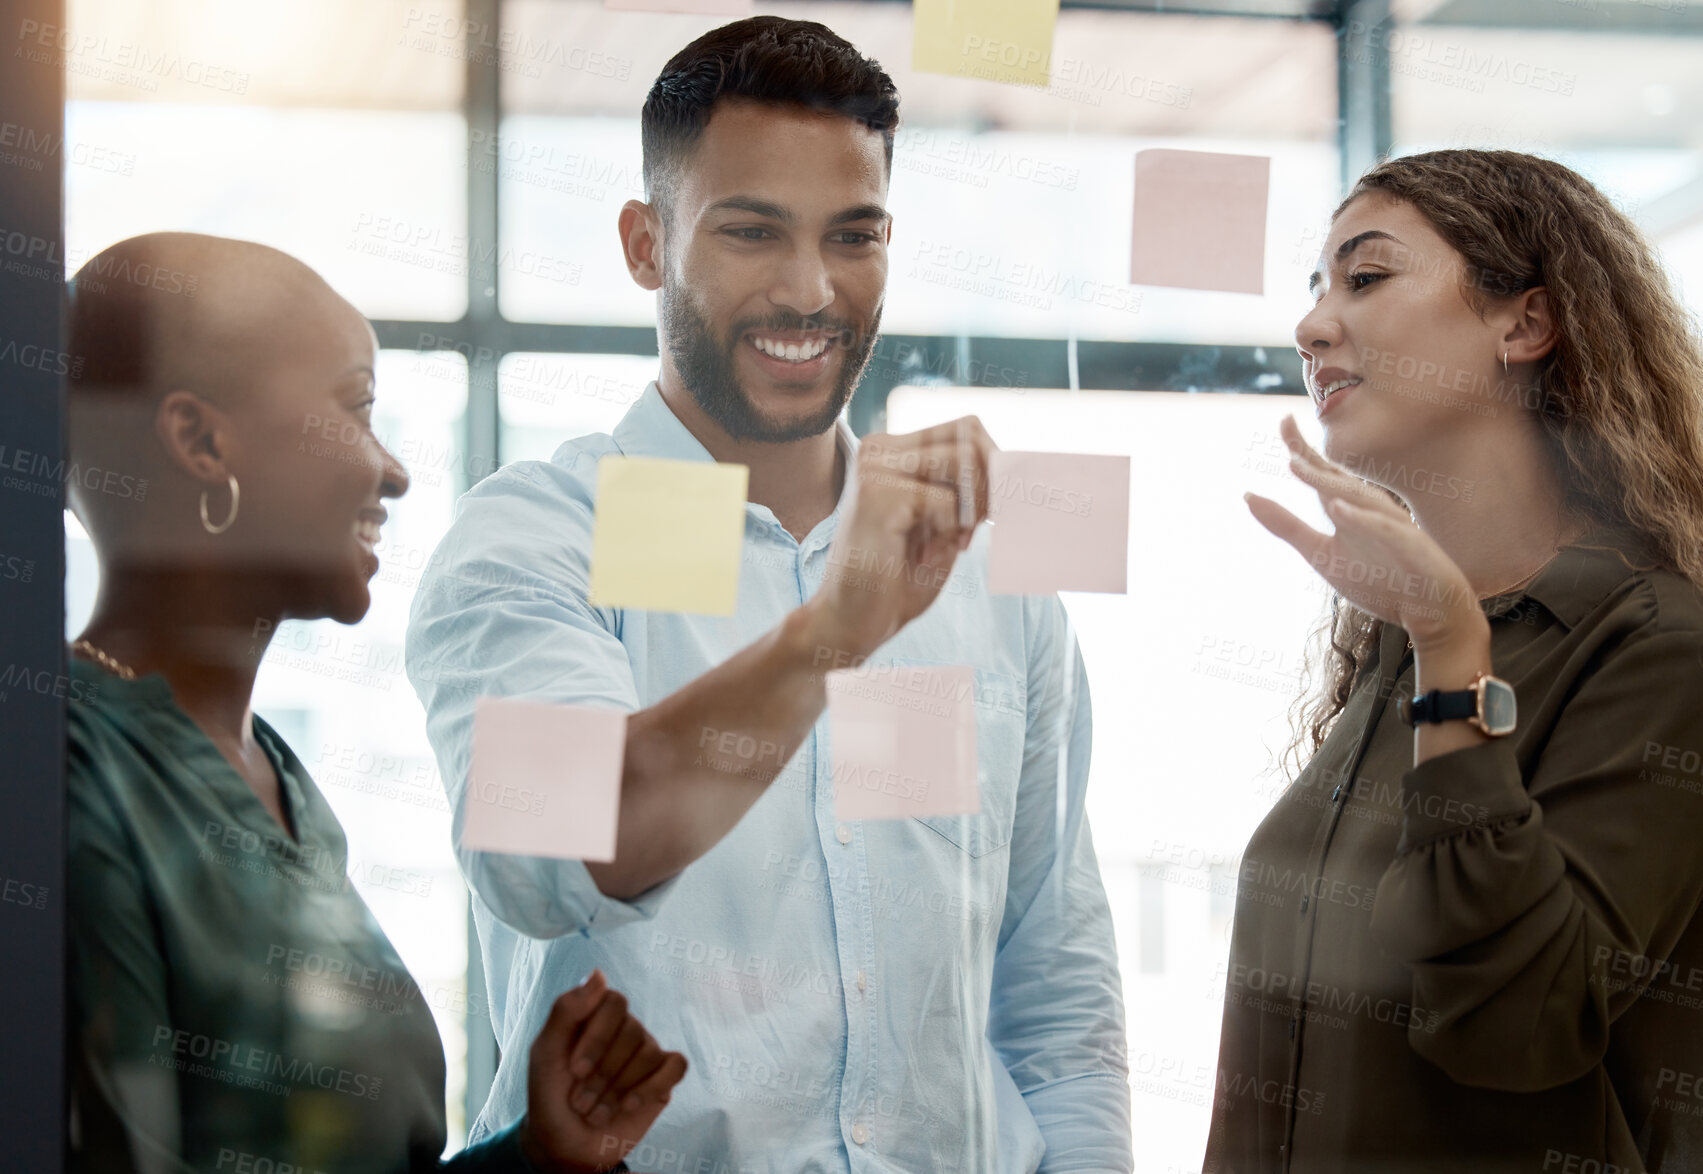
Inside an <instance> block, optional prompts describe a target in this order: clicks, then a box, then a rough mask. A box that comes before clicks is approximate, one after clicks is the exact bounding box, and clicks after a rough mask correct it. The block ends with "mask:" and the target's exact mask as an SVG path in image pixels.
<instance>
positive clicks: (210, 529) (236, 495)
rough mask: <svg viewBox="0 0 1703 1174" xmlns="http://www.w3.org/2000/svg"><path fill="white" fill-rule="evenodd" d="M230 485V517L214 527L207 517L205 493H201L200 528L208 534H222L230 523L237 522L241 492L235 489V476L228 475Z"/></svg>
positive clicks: (211, 520)
mask: <svg viewBox="0 0 1703 1174" xmlns="http://www.w3.org/2000/svg"><path fill="white" fill-rule="evenodd" d="M229 477H230V485H231V516H230V517H228V518H226V519H225V520H224V521H223V522H222V523H220V524H219V525H217V526H215V525H213V519H212V518H210V517H208V516H207V491H206V490H205V489H203V490H202V491H201V526H202V528H203V529H204V530H206V531H207V533H209V534H223V533H224V532H225V531H226V530H229V529H230V528H231V523H232V522H234V521H236V520H237V502H238V501H239V500H240V499H241V496H242V494H241V490H240V489H239V488H238V487H237V475H236V474H235V473H231V474H229Z"/></svg>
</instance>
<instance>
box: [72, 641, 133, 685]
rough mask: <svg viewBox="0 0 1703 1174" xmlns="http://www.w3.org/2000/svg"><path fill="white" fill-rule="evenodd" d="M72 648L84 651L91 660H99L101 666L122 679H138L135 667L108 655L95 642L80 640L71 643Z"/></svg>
mask: <svg viewBox="0 0 1703 1174" xmlns="http://www.w3.org/2000/svg"><path fill="white" fill-rule="evenodd" d="M71 648H72V649H73V650H74V651H76V652H81V653H84V654H85V655H87V656H88V657H89V658H90V659H91V660H94V661H97V662H98V663H99V664H100V666H101V667H102V668H104V669H106V670H107V671H108V672H110V673H116V674H117V675H118V677H119V679H120V680H125V681H134V680H135V679H136V670H135V669H133V668H131V667H130V666H129V665H127V664H125V663H124V662H123V661H121V660H119V659H118V658H117V657H114V656H108V655H107V654H106V653H104V652H102V651H101V650H100V649H98V648H96V647H95V646H94V645H93V644H90V643H89V642H88V641H87V640H79V641H77V642H76V643H75V644H73V645H71Z"/></svg>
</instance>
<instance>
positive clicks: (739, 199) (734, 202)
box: [704, 196, 796, 224]
mask: <svg viewBox="0 0 1703 1174" xmlns="http://www.w3.org/2000/svg"><path fill="white" fill-rule="evenodd" d="M704 211H706V212H749V213H751V214H752V215H753V216H765V217H767V218H768V219H770V220H778V221H780V222H781V223H782V224H791V223H792V222H793V221H794V220H795V219H796V217H794V216H793V214H792V213H791V212H789V211H788V210H787V209H785V208H783V207H781V206H780V205H779V204H777V203H775V202H774V201H772V200H759V199H758V198H757V197H756V196H728V197H727V198H726V199H722V200H717V201H716V202H715V203H713V204H711V205H710V206H709V207H708V208H706V209H704Z"/></svg>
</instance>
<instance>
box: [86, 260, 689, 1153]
mask: <svg viewBox="0 0 1703 1174" xmlns="http://www.w3.org/2000/svg"><path fill="white" fill-rule="evenodd" d="M143 239H144V241H145V242H150V243H148V244H146V245H143V246H138V247H139V248H140V249H143V250H144V253H143V255H144V256H145V257H146V259H147V260H148V261H149V262H150V263H153V264H157V265H160V266H162V267H169V268H172V269H180V270H183V271H187V272H194V273H197V274H199V276H200V278H201V288H202V292H203V295H204V296H205V297H207V298H208V299H210V302H209V303H204V304H203V305H204V306H206V305H211V306H214V307H217V310H216V312H215V311H203V310H202V308H201V307H197V308H195V309H194V310H192V309H191V308H190V307H189V306H188V305H187V304H175V305H173V306H172V309H173V311H174V312H178V313H183V314H192V313H197V312H206V313H209V314H210V316H211V317H214V318H218V319H220V321H219V322H218V327H219V328H218V329H213V328H212V326H211V324H198V323H195V322H189V323H187V324H185V323H178V324H177V325H178V326H180V327H182V329H180V330H178V331H177V332H176V333H174V334H172V337H173V338H175V339H178V340H179V342H181V344H182V345H183V346H185V347H186V348H188V350H189V354H191V355H193V356H194V362H195V363H196V364H197V365H198V366H199V367H201V368H202V372H201V377H200V378H198V379H197V380H196V381H197V382H198V383H200V384H202V385H201V386H198V387H196V388H195V390H189V389H187V388H183V387H173V388H169V389H166V390H164V392H163V394H160V395H159V396H158V398H157V400H154V399H152V398H151V397H148V396H143V397H139V398H138V399H137V403H138V404H139V406H135V407H131V408H129V409H126V410H120V409H117V408H114V409H111V410H107V409H106V408H103V407H99V406H97V407H94V408H89V407H82V408H77V409H74V413H73V417H72V450H73V456H74V457H77V456H81V457H83V458H85V460H86V462H87V463H90V464H94V463H97V462H96V461H95V459H94V458H97V457H98V458H99V462H100V463H102V464H103V465H104V466H106V467H114V466H117V467H123V468H126V469H128V470H131V471H133V472H135V473H137V474H138V475H141V476H145V477H146V478H147V479H148V481H149V490H148V493H147V496H146V508H142V509H136V508H134V507H132V508H131V509H129V510H128V511H127V512H125V511H122V510H121V512H120V513H117V514H115V513H114V512H113V511H114V510H115V509H120V508H121V507H118V506H116V505H115V504H114V503H113V502H112V501H110V500H106V499H102V498H99V497H92V498H91V497H90V496H89V495H86V494H83V493H81V492H78V493H74V495H73V501H74V505H75V506H76V507H77V510H78V514H79V516H80V517H82V518H83V519H84V522H85V525H86V526H88V528H89V529H90V532H91V534H92V535H93V536H94V538H95V542H96V547H97V550H98V551H99V553H100V557H101V564H102V571H103V574H102V585H101V592H100V597H99V600H98V601H97V604H96V607H95V612H94V615H93V617H92V618H91V620H90V622H89V625H88V626H87V627H86V628H85V629H84V632H83V634H82V638H84V639H87V640H89V641H90V642H91V643H93V644H94V645H95V646H96V647H97V648H100V649H101V650H102V651H104V652H105V653H107V654H108V655H109V656H110V657H113V658H115V659H117V660H118V661H119V662H121V663H123V664H125V665H127V666H129V667H130V668H132V669H133V670H134V671H135V672H136V673H137V674H138V675H145V674H149V673H159V674H161V675H162V676H163V677H164V678H165V679H166V681H167V682H168V683H169V684H170V686H171V689H172V694H173V697H174V699H175V700H176V702H177V704H178V705H179V707H180V708H182V709H183V710H184V711H185V713H187V714H188V715H189V717H190V718H191V720H193V721H194V722H195V724H196V725H197V726H198V727H199V728H200V729H201V730H202V732H203V733H205V734H206V735H207V737H208V738H209V740H210V741H212V743H213V744H214V745H215V746H216V747H218V749H219V751H220V753H221V754H223V755H224V757H225V758H226V760H227V761H228V762H230V764H231V766H232V767H233V769H235V770H236V771H237V773H238V774H240V775H241V776H242V777H243V778H244V780H245V781H247V783H248V784H249V787H250V788H251V789H252V790H253V792H254V794H255V797H256V798H257V799H258V800H259V801H260V803H261V804H262V805H263V806H264V807H265V808H266V810H267V811H269V812H270V813H271V814H272V817H273V818H274V819H276V820H277V821H278V823H279V825H280V826H281V827H283V828H284V829H285V830H286V831H289V832H291V834H292V835H293V834H294V829H293V828H292V827H291V821H290V818H289V812H288V810H287V808H286V807H285V805H284V802H283V798H282V794H281V791H280V787H279V780H278V778H277V775H276V773H275V772H274V771H273V770H272V768H271V765H270V762H269V760H268V759H267V758H266V757H265V755H264V753H263V752H262V751H261V750H260V748H259V746H258V744H257V743H256V741H255V738H254V730H253V724H254V723H253V705H252V693H253V687H254V679H255V675H256V672H257V671H258V668H259V665H260V663H261V661H262V659H263V658H264V655H265V650H266V647H267V643H268V641H269V639H270V636H271V634H272V633H273V632H275V631H276V630H277V625H278V623H279V622H281V621H282V620H284V619H289V618H297V619H316V618H322V617H329V618H332V619H336V620H338V621H339V622H341V623H354V622H357V621H358V620H359V619H360V618H361V617H362V616H364V615H365V614H366V612H367V609H368V607H369V606H370V604H371V596H370V594H369V592H368V586H367V584H368V581H369V580H370V579H371V578H372V576H373V575H374V574H376V573H377V571H378V560H377V558H376V556H375V555H374V553H373V551H372V549H371V545H370V544H369V543H368V542H366V541H363V539H362V537H361V536H359V535H358V534H357V524H358V523H361V522H370V523H376V522H382V520H383V517H384V508H383V505H382V503H383V501H384V500H385V499H388V498H393V497H398V496H400V495H401V494H403V493H405V492H406V491H407V488H408V474H407V472H406V470H404V469H403V467H402V465H401V464H400V463H399V462H398V461H397V460H396V458H395V457H394V456H393V455H392V454H391V453H390V452H388V451H387V450H386V449H385V447H384V446H383V445H382V444H381V443H380V442H379V440H378V438H377V436H376V435H374V433H373V430H372V409H373V402H374V388H373V369H374V362H375V350H376V344H375V339H374V336H373V333H372V329H371V328H370V327H369V326H368V324H367V322H366V320H365V319H364V318H362V317H361V315H360V314H359V312H358V311H356V310H355V309H354V307H353V306H350V305H349V304H348V303H347V302H345V301H344V300H343V299H341V298H339V297H338V296H337V295H336V294H335V293H333V292H332V291H331V290H330V288H329V287H327V286H325V285H324V283H323V282H321V281H319V279H318V278H317V277H316V276H315V275H313V274H312V273H311V272H310V271H308V270H306V269H305V268H304V267H301V266H299V265H298V264H296V263H295V262H293V261H289V259H288V258H283V259H282V260H280V258H281V257H282V255H281V254H274V253H272V252H271V251H270V250H265V251H259V250H258V246H251V245H243V244H240V243H238V242H224V241H218V240H216V239H215V238H207V237H197V236H191V235H187V234H167V235H165V236H162V237H160V238H143ZM258 274H265V276H266V278H267V279H266V280H255V277H256V275H258ZM198 326H206V329H198ZM232 337H237V338H239V339H240V342H237V343H231V342H230V341H229V340H230V339H231V338H232ZM233 347H234V348H235V349H234V350H233V349H232V348H233ZM163 365H164V366H166V367H168V368H169V367H170V363H165V364H163ZM239 373H240V377H239ZM127 412H128V413H129V415H128V418H126V413H127ZM138 412H141V413H145V415H143V416H142V417H140V419H139V418H138V417H137V415H136V413H138ZM121 454H122V455H121ZM231 474H235V475H236V477H237V480H238V484H239V488H240V494H241V498H240V501H241V504H240V508H239V509H238V511H237V517H236V520H235V521H234V522H233V523H232V524H231V526H230V528H229V529H227V530H225V531H224V532H223V533H219V534H210V533H208V532H207V531H206V529H205V528H204V527H203V525H202V523H201V521H200V516H199V512H198V510H199V500H200V495H201V493H202V491H203V490H206V491H208V496H209V499H210V504H209V515H210V517H211V518H212V519H213V521H214V523H215V524H218V523H220V522H222V521H223V520H224V519H225V518H226V517H227V516H228V507H229V491H228V489H227V485H228V476H229V475H231ZM370 536H371V531H370V530H369V531H368V532H367V537H370ZM685 1072H686V1059H685V1057H684V1056H682V1055H681V1054H679V1053H677V1052H666V1051H664V1050H663V1049H662V1048H661V1046H660V1045H659V1044H658V1043H657V1041H656V1040H655V1039H654V1038H653V1037H652V1036H651V1035H650V1034H649V1033H648V1032H647V1031H646V1030H645V1029H644V1026H643V1025H642V1024H641V1023H640V1022H639V1020H638V1019H636V1018H635V1017H633V1016H632V1015H631V1014H629V1013H628V1011H627V1004H626V1000H625V999H624V998H623V997H622V996H621V995H620V994H619V993H618V992H615V991H611V990H609V988H608V985H607V983H606V982H605V980H604V978H603V976H602V974H600V973H596V972H594V973H593V974H592V976H591V978H590V979H588V980H587V982H586V983H585V984H583V985H581V986H580V987H578V988H575V989H574V990H571V991H567V992H564V993H563V994H562V995H560V996H559V997H558V998H557V999H556V1001H555V1004H554V1005H553V1007H552V1010H551V1014H550V1016H549V1018H548V1020H547V1022H546V1024H545V1026H544V1027H543V1029H542V1030H541V1031H540V1033H539V1035H538V1037H537V1038H536V1040H535V1041H534V1043H533V1045H532V1049H531V1054H530V1066H529V1079H528V1090H527V1116H526V1121H525V1125H524V1127H523V1129H522V1133H521V1144H522V1147H523V1149H524V1150H525V1152H526V1154H527V1157H528V1159H529V1160H530V1161H531V1162H532V1164H533V1165H534V1166H535V1167H536V1168H537V1169H539V1170H540V1171H544V1172H546V1174H586V1172H588V1171H595V1170H605V1169H608V1168H609V1167H611V1166H613V1165H615V1164H616V1163H617V1162H618V1161H619V1160H620V1159H621V1158H623V1157H624V1156H625V1155H626V1154H627V1152H629V1151H630V1150H631V1149H632V1147H633V1146H634V1145H636V1144H637V1143H638V1141H639V1139H640V1138H641V1137H642V1136H643V1135H644V1133H645V1131H646V1130H647V1129H649V1128H650V1126H651V1124H652V1123H653V1122H654V1121H655V1120H656V1118H657V1116H658V1115H659V1114H660V1113H661V1112H662V1110H663V1108H664V1107H665V1106H666V1105H667V1103H668V1100H669V1097H670V1094H671V1091H672V1089H673V1088H674V1087H675V1086H676V1085H677V1084H678V1083H679V1082H680V1080H681V1079H682V1078H683V1077H684V1075H685ZM590 1080H595V1081H596V1082H597V1095H596V1096H595V1097H594V1098H592V1099H591V1100H587V1099H586V1098H585V1095H584V1094H585V1089H586V1087H587V1084H588V1082H589V1081H590ZM593 1102H595V1103H593ZM576 1104H580V1105H583V1106H584V1107H583V1108H576V1107H575V1105H576Z"/></svg>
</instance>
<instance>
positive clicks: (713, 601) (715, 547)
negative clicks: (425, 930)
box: [589, 456, 750, 616]
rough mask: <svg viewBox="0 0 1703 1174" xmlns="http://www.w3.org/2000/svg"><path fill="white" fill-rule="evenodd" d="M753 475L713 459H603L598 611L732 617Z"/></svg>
mask: <svg viewBox="0 0 1703 1174" xmlns="http://www.w3.org/2000/svg"><path fill="white" fill-rule="evenodd" d="M749 474H750V470H749V469H747V468H746V467H745V466H744V465H732V464H726V465H724V464H718V463H716V462H713V461H666V460H659V459H657V458H654V457H617V456H608V457H604V458H603V459H602V460H601V461H599V462H598V463H597V522H596V526H595V527H594V529H593V530H592V536H591V587H590V591H589V596H590V600H591V603H592V606H594V607H634V608H642V609H644V610H646V611H679V612H691V613H693V614H696V615H708V616H730V615H732V614H733V607H734V603H735V602H736V601H737V599H738V597H739V567H740V563H741V562H742V558H741V555H742V549H743V545H744V541H745V489H746V484H747V482H748V480H749Z"/></svg>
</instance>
